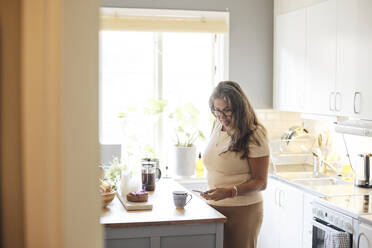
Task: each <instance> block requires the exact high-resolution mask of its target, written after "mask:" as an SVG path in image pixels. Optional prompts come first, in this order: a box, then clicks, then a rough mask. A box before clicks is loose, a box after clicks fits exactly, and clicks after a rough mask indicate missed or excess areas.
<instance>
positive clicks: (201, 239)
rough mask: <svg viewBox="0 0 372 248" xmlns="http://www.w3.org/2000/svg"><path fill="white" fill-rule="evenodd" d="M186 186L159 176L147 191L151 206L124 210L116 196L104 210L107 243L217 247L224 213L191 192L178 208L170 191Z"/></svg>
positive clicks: (224, 218)
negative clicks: (151, 207) (188, 200)
mask: <svg viewBox="0 0 372 248" xmlns="http://www.w3.org/2000/svg"><path fill="white" fill-rule="evenodd" d="M175 190H186V189H185V188H184V187H182V186H181V185H180V184H178V183H176V182H175V181H173V180H171V179H161V180H159V181H158V182H157V183H156V189H155V191H154V192H152V193H150V194H149V201H151V202H152V203H153V209H152V210H138V211H127V210H126V209H125V208H124V206H123V205H122V204H121V202H120V200H119V199H118V198H117V197H116V198H115V199H114V200H113V201H112V202H111V203H110V204H109V205H108V207H107V208H106V209H104V210H103V213H102V215H101V219H100V223H101V224H102V225H103V226H104V227H105V243H106V247H107V248H110V247H118V246H120V247H121V248H125V247H132V246H131V243H130V242H134V243H132V245H135V246H136V247H162V248H166V247H177V248H182V247H193V246H195V245H196V246H199V247H205V248H207V247H220V248H222V245H223V224H224V223H225V222H226V217H225V216H223V215H222V214H220V213H219V212H218V211H216V210H215V209H214V208H212V207H211V206H209V205H208V204H207V203H206V202H205V201H204V200H202V199H200V198H198V197H196V196H195V195H193V199H192V200H191V201H190V202H189V203H188V204H187V205H186V206H185V208H184V209H177V208H176V207H175V206H174V203H173V195H172V192H173V191H175ZM200 244H203V245H202V246H201V245H200Z"/></svg>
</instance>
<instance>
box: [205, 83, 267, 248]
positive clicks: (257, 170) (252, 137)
mask: <svg viewBox="0 0 372 248" xmlns="http://www.w3.org/2000/svg"><path fill="white" fill-rule="evenodd" d="M209 106H210V108H211V111H212V113H213V115H214V116H215V117H216V121H215V123H214V126H213V130H212V134H211V137H210V141H209V144H208V146H207V148H206V150H205V152H204V164H205V166H206V168H207V170H208V185H209V188H210V190H208V191H206V192H205V194H201V195H202V196H203V197H204V198H205V199H206V200H208V202H209V204H210V205H211V206H212V207H214V208H215V209H217V210H218V211H219V212H221V213H222V214H223V215H225V216H226V217H227V218H228V220H227V223H226V224H225V228H224V247H225V248H240V247H241V248H243V247H244V248H248V247H249V248H254V247H256V244H257V237H258V233H259V231H260V227H261V223H262V218H263V206H262V196H261V193H260V191H261V190H264V189H265V188H266V183H267V173H268V164H269V148H268V145H267V138H266V130H265V128H264V127H263V126H262V124H260V123H259V121H258V120H257V117H256V114H255V112H254V110H253V108H252V106H251V105H250V103H249V101H248V99H247V97H246V95H245V94H244V92H243V90H242V89H241V88H240V86H239V85H238V84H237V83H235V82H231V81H224V82H220V83H219V84H218V85H217V87H216V88H215V89H214V91H213V93H212V95H211V97H210V99H209Z"/></svg>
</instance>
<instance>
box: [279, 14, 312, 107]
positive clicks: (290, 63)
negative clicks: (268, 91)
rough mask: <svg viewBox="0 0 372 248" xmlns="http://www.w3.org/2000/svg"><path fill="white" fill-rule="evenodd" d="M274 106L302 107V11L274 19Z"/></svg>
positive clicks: (304, 16)
mask: <svg viewBox="0 0 372 248" xmlns="http://www.w3.org/2000/svg"><path fill="white" fill-rule="evenodd" d="M275 58H276V61H277V62H276V73H277V74H276V80H277V82H276V86H278V87H277V88H276V89H277V90H276V91H275V92H276V101H275V103H276V104H277V105H276V108H278V109H281V110H286V111H297V112H301V111H303V109H304V91H305V88H304V86H305V59H306V10H305V9H301V10H297V11H293V12H290V13H288V14H286V15H280V16H278V17H277V18H276V54H275Z"/></svg>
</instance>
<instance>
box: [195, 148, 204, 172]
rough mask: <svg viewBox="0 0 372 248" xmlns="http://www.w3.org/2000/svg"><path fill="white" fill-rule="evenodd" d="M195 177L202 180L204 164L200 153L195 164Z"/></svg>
mask: <svg viewBox="0 0 372 248" xmlns="http://www.w3.org/2000/svg"><path fill="white" fill-rule="evenodd" d="M195 167H196V177H197V178H203V177H204V164H203V162H202V159H201V153H200V152H199V159H198V161H197V162H196V165H195Z"/></svg>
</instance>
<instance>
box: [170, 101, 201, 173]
mask: <svg viewBox="0 0 372 248" xmlns="http://www.w3.org/2000/svg"><path fill="white" fill-rule="evenodd" d="M199 114H200V112H199V110H198V109H197V108H195V106H194V105H193V104H192V103H186V104H183V105H181V106H179V107H178V108H177V109H176V110H175V111H174V112H173V113H171V114H170V115H169V119H171V120H172V121H173V123H174V128H175V129H174V130H175V146H174V158H175V174H176V176H181V177H188V176H192V175H194V171H195V161H196V146H195V145H194V143H195V141H196V140H197V139H199V138H201V139H204V135H203V133H202V132H201V131H200V130H199V129H198V122H199V118H198V117H199Z"/></svg>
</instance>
